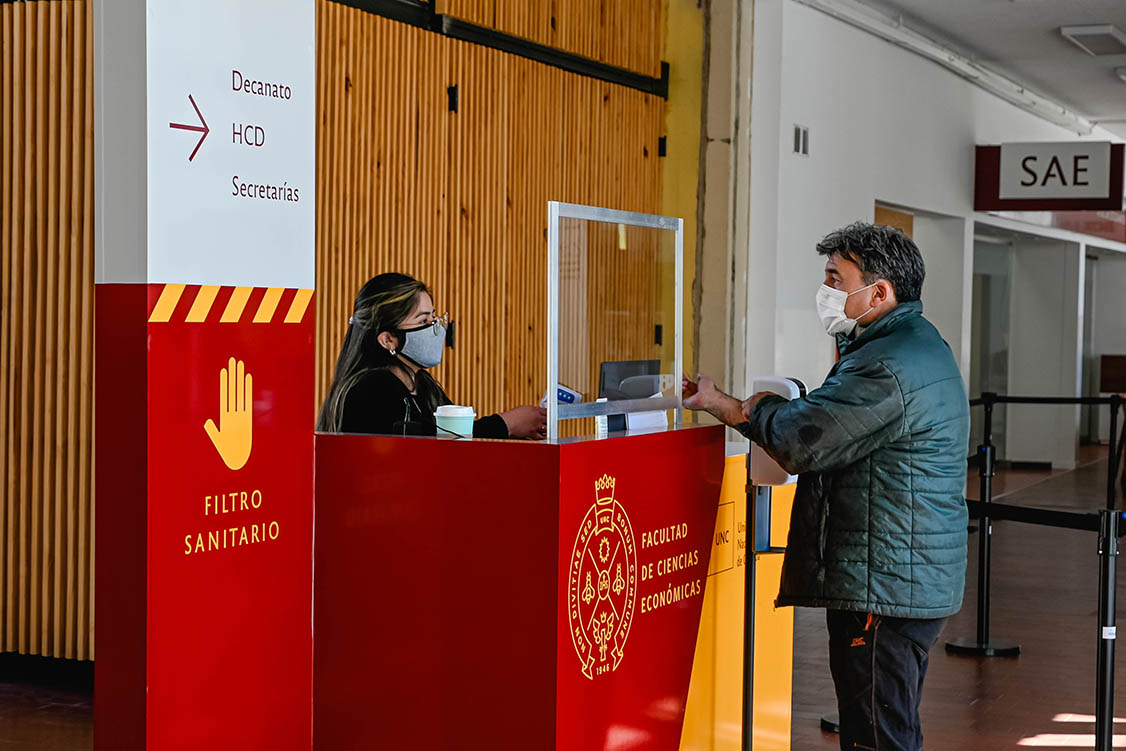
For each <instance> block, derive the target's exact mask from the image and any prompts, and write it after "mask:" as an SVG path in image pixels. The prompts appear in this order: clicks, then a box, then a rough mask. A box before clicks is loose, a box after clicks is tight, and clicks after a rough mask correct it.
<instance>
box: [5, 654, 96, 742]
mask: <svg viewBox="0 0 1126 751" xmlns="http://www.w3.org/2000/svg"><path fill="white" fill-rule="evenodd" d="M93 700H94V670H93V665H92V664H91V663H88V662H87V663H79V662H71V661H63V660H47V659H43V658H35V657H22V656H16V655H0V751H88V749H91V748H93V746H94V719H93V715H94V701H93Z"/></svg>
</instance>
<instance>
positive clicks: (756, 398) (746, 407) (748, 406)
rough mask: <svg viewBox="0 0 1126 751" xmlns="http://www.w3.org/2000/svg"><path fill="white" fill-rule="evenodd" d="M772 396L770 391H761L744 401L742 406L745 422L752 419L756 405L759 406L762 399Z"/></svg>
mask: <svg viewBox="0 0 1126 751" xmlns="http://www.w3.org/2000/svg"><path fill="white" fill-rule="evenodd" d="M770 395H771V394H770V392H769V391H760V392H758V393H757V394H751V395H750V396H749V397H747V398H746V399H744V400H743V404H742V407H743V420H744V421H745V420H750V419H751V412H752V411H753V410H754V408H755V405H756V404H758V403H759V402H760V401H762V398H763V397H764V396H770Z"/></svg>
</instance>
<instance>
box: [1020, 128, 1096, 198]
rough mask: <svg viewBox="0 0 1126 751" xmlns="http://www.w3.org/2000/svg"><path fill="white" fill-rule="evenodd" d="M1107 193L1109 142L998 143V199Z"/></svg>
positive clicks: (1090, 196) (1094, 195) (1073, 196)
mask: <svg viewBox="0 0 1126 751" xmlns="http://www.w3.org/2000/svg"><path fill="white" fill-rule="evenodd" d="M1109 196H1110V143H1109V142H1106V141H1097V142H1096V141H1091V142H1086V141H1070V142H1066V143H1005V144H1001V185H1000V195H999V198H1002V199H1006V198H1018V199H1020V198H1039V199H1044V198H1108V197H1109Z"/></svg>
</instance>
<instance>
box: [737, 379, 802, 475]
mask: <svg viewBox="0 0 1126 751" xmlns="http://www.w3.org/2000/svg"><path fill="white" fill-rule="evenodd" d="M763 391H768V392H770V393H771V394H778V396H781V397H785V398H786V399H802V398H804V397H805V395H806V393H807V389H806V387H805V384H804V383H802V382H801V381H800V380H798V379H797V378H782V377H780V376H759V377H757V378H755V380H754V383H753V385H752V387H751V392H752V393H754V394H758V393H761V392H763ZM797 481H798V478H797V475H791V474H790V473H788V472H787V471H786V470H784V469H782V467H781V466H779V464H778V462H776V461H774V460H773V459H771V458H770V455H769V454H767V453H766V451H764V450H763V448H762V447H761V446H759V445H758V444H757V443H754V442H752V443H751V482H752V483H753V484H755V485H792V484H793V483H795V482H797Z"/></svg>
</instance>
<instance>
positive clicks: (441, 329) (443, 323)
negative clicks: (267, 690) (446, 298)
mask: <svg viewBox="0 0 1126 751" xmlns="http://www.w3.org/2000/svg"><path fill="white" fill-rule="evenodd" d="M430 327H431V331H433V332H434V336H445V333H446V330H448V329H449V328H450V314H449V313H443V314H442V315H440V316H434V319H433V320H432V321H431V322H430Z"/></svg>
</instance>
